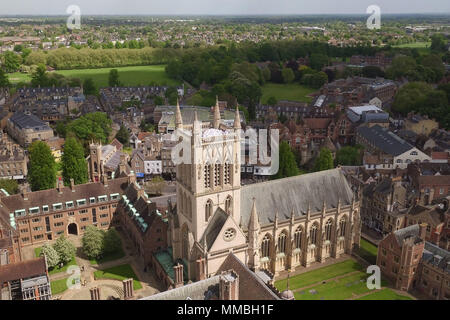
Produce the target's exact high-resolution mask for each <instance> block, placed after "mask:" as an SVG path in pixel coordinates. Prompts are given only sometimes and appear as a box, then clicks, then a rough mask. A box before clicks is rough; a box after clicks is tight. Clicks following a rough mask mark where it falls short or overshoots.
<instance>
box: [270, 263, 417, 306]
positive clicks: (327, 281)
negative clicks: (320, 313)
mask: <svg viewBox="0 0 450 320" xmlns="http://www.w3.org/2000/svg"><path fill="white" fill-rule="evenodd" d="M369 276H370V274H368V273H366V272H365V268H364V267H363V266H362V265H361V264H360V263H359V262H357V261H355V260H354V259H352V258H349V259H346V260H344V261H341V262H338V263H334V264H330V265H327V266H325V267H321V268H317V269H315V270H312V271H307V272H304V273H301V274H297V275H295V276H292V277H290V278H289V289H290V290H292V292H293V293H294V297H295V300H411V299H413V298H412V297H411V296H410V295H409V294H407V293H405V292H398V291H397V290H394V289H392V288H391V287H390V284H389V283H388V282H387V281H385V280H383V278H382V279H381V288H380V289H373V290H371V289H369V288H367V284H366V280H367V277H369ZM287 283H288V280H287V279H282V280H278V281H276V282H275V287H276V288H277V289H278V290H280V291H283V290H286V288H287Z"/></svg>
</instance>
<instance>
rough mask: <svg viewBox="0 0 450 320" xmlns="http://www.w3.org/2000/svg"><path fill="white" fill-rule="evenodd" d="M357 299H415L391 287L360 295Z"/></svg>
mask: <svg viewBox="0 0 450 320" xmlns="http://www.w3.org/2000/svg"><path fill="white" fill-rule="evenodd" d="M356 300H413V299H412V298H410V297H408V296H402V295H400V294H398V293H396V292H394V291H393V290H391V289H389V288H384V289H381V290H380V291H377V292H374V293H372V294H369V295H367V296H363V297H360V298H358V299H356Z"/></svg>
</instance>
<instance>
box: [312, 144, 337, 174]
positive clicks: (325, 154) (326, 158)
mask: <svg viewBox="0 0 450 320" xmlns="http://www.w3.org/2000/svg"><path fill="white" fill-rule="evenodd" d="M333 168H334V165H333V155H332V154H331V151H330V150H329V149H327V148H322V149H321V150H320V153H319V156H318V157H317V159H316V161H315V162H314V171H323V170H328V169H333Z"/></svg>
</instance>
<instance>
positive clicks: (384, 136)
mask: <svg viewBox="0 0 450 320" xmlns="http://www.w3.org/2000/svg"><path fill="white" fill-rule="evenodd" d="M356 130H357V132H358V134H360V135H361V136H363V137H364V138H365V139H366V140H367V141H369V142H370V143H371V144H372V145H374V146H375V147H376V148H377V149H379V150H381V151H383V152H384V153H387V154H390V155H392V156H398V155H401V154H402V153H405V152H406V151H408V150H411V149H412V148H413V146H412V145H410V144H409V143H408V142H406V141H405V140H403V139H402V138H400V137H399V136H397V135H395V134H394V133H393V132H391V131H389V130H388V129H386V128H383V127H381V126H379V125H374V126H372V127H367V126H361V127H359V128H357V129H356Z"/></svg>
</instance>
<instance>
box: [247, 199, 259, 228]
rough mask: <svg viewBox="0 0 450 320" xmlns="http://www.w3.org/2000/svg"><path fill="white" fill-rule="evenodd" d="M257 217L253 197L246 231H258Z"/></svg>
mask: <svg viewBox="0 0 450 320" xmlns="http://www.w3.org/2000/svg"><path fill="white" fill-rule="evenodd" d="M259 227H260V225H259V219H258V213H257V212H256V199H255V198H253V205H252V212H251V213H250V220H249V222H248V231H249V232H250V231H259Z"/></svg>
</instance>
